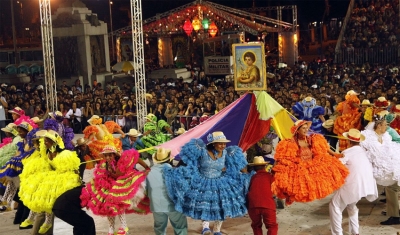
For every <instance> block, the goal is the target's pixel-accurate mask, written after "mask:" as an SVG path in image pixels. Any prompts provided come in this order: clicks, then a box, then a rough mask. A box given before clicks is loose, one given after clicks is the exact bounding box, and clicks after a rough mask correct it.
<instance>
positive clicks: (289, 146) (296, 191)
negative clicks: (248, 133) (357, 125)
mask: <svg viewBox="0 0 400 235" xmlns="http://www.w3.org/2000/svg"><path fill="white" fill-rule="evenodd" d="M310 126H311V122H309V121H304V120H298V121H297V122H296V123H295V124H294V126H293V127H292V128H291V132H292V134H293V138H291V139H286V140H282V141H280V142H279V143H278V145H277V147H276V152H275V156H274V157H275V166H274V168H273V171H274V172H275V182H274V183H273V185H272V188H273V191H274V192H275V194H276V195H277V196H278V197H279V198H282V199H286V204H291V203H292V202H310V201H313V200H316V199H321V198H324V197H326V196H328V195H329V194H331V193H333V192H334V191H335V190H337V189H338V188H340V187H341V186H342V185H343V184H344V182H345V178H346V177H347V175H348V174H349V171H348V170H347V168H346V167H345V166H344V165H343V164H342V163H341V162H340V161H339V160H338V159H337V158H339V157H341V156H342V155H341V154H337V153H333V152H332V151H331V150H330V149H329V145H328V143H327V142H326V140H325V138H324V137H323V136H322V135H320V134H311V135H307V132H308V130H309V127H310Z"/></svg>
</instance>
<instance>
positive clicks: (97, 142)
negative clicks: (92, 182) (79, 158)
mask: <svg viewBox="0 0 400 235" xmlns="http://www.w3.org/2000/svg"><path fill="white" fill-rule="evenodd" d="M99 128H101V129H102V130H103V132H104V136H102V139H98V138H97V136H98V135H97V134H98V133H99V132H100V130H99ZM115 129H121V127H120V126H119V125H118V124H117V123H115V122H113V121H107V122H105V123H104V125H103V124H100V125H91V126H87V127H86V128H85V130H83V134H84V136H85V139H88V138H89V136H90V135H91V134H92V133H95V134H96V138H95V139H91V140H90V141H91V142H90V143H89V144H88V146H89V148H90V152H91V155H92V156H93V157H94V158H95V159H96V160H98V159H101V156H100V153H101V151H102V150H103V148H104V147H105V146H106V145H113V146H115V147H116V148H117V149H118V150H119V151H121V150H122V142H121V140H120V139H119V138H114V136H113V135H112V133H114V130H115ZM84 158H85V161H91V160H93V159H92V157H91V156H89V155H86V156H85V157H84ZM93 167H94V164H93V162H90V163H89V164H86V169H92V168H93Z"/></svg>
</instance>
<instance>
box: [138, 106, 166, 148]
mask: <svg viewBox="0 0 400 235" xmlns="http://www.w3.org/2000/svg"><path fill="white" fill-rule="evenodd" d="M172 134H173V132H172V130H171V127H170V125H169V124H168V123H167V122H166V121H165V120H162V119H161V120H157V117H156V116H155V115H154V114H152V113H149V114H147V116H146V123H145V124H144V134H143V137H142V138H141V140H142V142H143V144H144V145H145V147H146V148H150V147H153V146H157V145H159V144H162V143H164V142H167V141H168V140H170V139H171V136H172ZM155 152H156V150H154V149H152V150H149V151H147V153H149V154H154V153H155Z"/></svg>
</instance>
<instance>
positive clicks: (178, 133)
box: [175, 127, 185, 135]
mask: <svg viewBox="0 0 400 235" xmlns="http://www.w3.org/2000/svg"><path fill="white" fill-rule="evenodd" d="M183 133H185V128H182V127H181V128H179V129H178V130H177V131H175V134H177V135H182V134H183Z"/></svg>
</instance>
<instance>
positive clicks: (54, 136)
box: [36, 130, 62, 147]
mask: <svg viewBox="0 0 400 235" xmlns="http://www.w3.org/2000/svg"><path fill="white" fill-rule="evenodd" d="M36 136H38V137H46V138H49V139H51V140H52V141H53V142H54V143H56V144H57V145H59V146H60V145H61V142H62V139H61V136H60V134H58V133H57V132H56V131H53V130H48V131H46V130H40V131H38V132H36ZM60 141H61V142H60ZM60 147H61V146H60Z"/></svg>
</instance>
